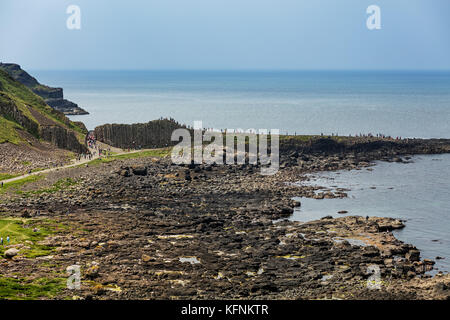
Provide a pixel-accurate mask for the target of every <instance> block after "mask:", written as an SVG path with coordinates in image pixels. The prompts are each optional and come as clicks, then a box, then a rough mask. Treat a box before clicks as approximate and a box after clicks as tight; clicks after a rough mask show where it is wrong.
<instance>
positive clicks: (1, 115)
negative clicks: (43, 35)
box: [0, 69, 87, 152]
mask: <svg viewBox="0 0 450 320" xmlns="http://www.w3.org/2000/svg"><path fill="white" fill-rule="evenodd" d="M24 80H25V81H26V82H27V83H32V81H33V80H32V78H27V77H26V78H25V79H24ZM86 133H87V130H86V128H85V127H84V126H80V124H77V123H74V122H72V121H70V120H69V119H68V118H67V117H66V116H65V115H64V114H63V113H61V112H59V111H57V110H55V109H52V108H51V107H49V106H48V105H47V104H46V103H45V101H44V100H43V99H42V98H41V97H39V96H38V95H36V94H34V93H33V92H32V91H31V90H30V89H28V87H26V86H25V85H23V84H21V83H20V82H18V81H16V80H14V79H13V78H12V77H11V76H10V75H9V74H8V73H7V72H5V71H3V70H1V69H0V143H6V142H9V143H13V144H17V145H18V144H21V145H29V144H30V139H29V138H30V137H33V139H38V140H44V141H48V142H50V143H52V144H53V145H55V146H57V147H58V148H61V149H67V150H70V151H74V152H85V151H86V147H85V145H84V137H85V135H86Z"/></svg>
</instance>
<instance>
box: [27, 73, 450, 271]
mask: <svg viewBox="0 0 450 320" xmlns="http://www.w3.org/2000/svg"><path fill="white" fill-rule="evenodd" d="M31 74H33V76H35V77H36V78H37V79H38V80H39V81H40V82H41V83H44V84H46V85H50V86H55V87H62V88H63V89H64V96H65V98H66V99H69V100H71V101H74V102H76V103H77V104H78V105H79V106H80V107H82V108H84V109H86V110H87V111H88V112H89V113H90V114H89V115H83V116H71V117H70V118H71V119H72V120H76V121H82V122H84V123H85V124H86V126H87V127H88V129H94V128H95V127H96V126H99V125H102V124H105V123H129V124H131V123H142V122H148V121H151V120H154V119H159V118H174V119H175V120H177V121H178V122H180V123H184V124H186V125H191V126H192V125H193V123H194V121H202V123H203V127H204V128H214V129H225V128H226V129H269V130H270V129H279V130H280V132H281V133H282V134H286V133H287V134H322V133H323V134H325V135H331V134H337V135H345V136H347V135H356V134H369V133H371V134H378V133H381V134H385V135H390V136H392V137H402V138H450V71H104V70H103V71H92V70H90V71H81V70H77V71H43V70H33V71H31ZM412 160H413V161H412V163H408V164H405V163H387V162H377V164H376V166H374V167H373V169H374V170H373V171H368V170H352V171H343V172H332V173H323V174H319V175H316V176H314V177H311V181H310V183H317V184H319V185H321V186H324V187H328V188H333V186H337V187H341V188H349V189H351V191H350V192H349V197H348V198H346V199H331V200H327V199H324V200H315V199H300V201H301V202H302V206H301V208H300V209H298V210H296V211H295V213H294V215H293V216H292V217H291V219H294V220H297V221H304V222H306V221H309V220H314V219H318V218H320V217H323V216H325V215H334V216H340V215H339V214H337V212H338V211H341V210H346V211H348V212H349V213H348V214H350V215H361V216H367V215H369V216H371V215H373V216H387V217H395V218H401V219H404V220H406V228H404V229H403V230H401V231H396V236H397V237H398V238H399V239H400V240H402V241H405V242H408V243H412V244H413V245H415V246H417V247H418V248H419V249H420V250H421V252H422V257H424V258H429V259H433V260H434V259H435V258H436V257H442V258H443V259H438V260H436V262H437V263H436V269H437V270H439V271H444V272H448V271H450V189H449V187H450V182H449V181H450V166H449V165H450V155H429V156H425V155H423V156H422V155H419V156H414V157H413V158H412Z"/></svg>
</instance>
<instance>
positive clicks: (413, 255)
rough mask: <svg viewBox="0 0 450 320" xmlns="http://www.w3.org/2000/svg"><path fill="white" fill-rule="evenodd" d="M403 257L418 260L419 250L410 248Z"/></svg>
mask: <svg viewBox="0 0 450 320" xmlns="http://www.w3.org/2000/svg"><path fill="white" fill-rule="evenodd" d="M405 258H406V260H408V261H419V260H420V251H419V250H411V251H409V252H408V253H407V254H406V255H405Z"/></svg>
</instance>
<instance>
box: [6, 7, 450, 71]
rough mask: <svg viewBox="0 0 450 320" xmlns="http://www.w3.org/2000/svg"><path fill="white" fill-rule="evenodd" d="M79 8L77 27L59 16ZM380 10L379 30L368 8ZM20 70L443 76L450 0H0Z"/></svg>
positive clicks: (12, 57)
mask: <svg viewBox="0 0 450 320" xmlns="http://www.w3.org/2000/svg"><path fill="white" fill-rule="evenodd" d="M71 4H75V5H78V6H79V7H80V8H81V30H69V29H68V28H67V27H66V20H67V18H68V16H69V15H68V14H66V9H67V7H68V6H69V5H71ZM372 4H376V5H378V6H380V8H381V23H382V29H381V30H374V31H370V30H368V29H367V27H366V19H367V17H368V15H367V14H366V9H367V7H368V6H369V5H372ZM0 61H3V62H5V61H6V62H16V63H19V64H21V65H22V66H23V67H24V68H26V69H450V1H449V0H432V1H430V0H308V1H306V0H145V1H144V0H126V1H112V0H70V1H65V0H0Z"/></svg>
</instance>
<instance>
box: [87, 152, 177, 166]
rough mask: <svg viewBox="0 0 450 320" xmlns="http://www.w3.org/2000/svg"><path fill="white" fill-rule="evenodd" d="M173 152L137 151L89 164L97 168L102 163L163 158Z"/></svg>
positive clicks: (93, 161)
mask: <svg viewBox="0 0 450 320" xmlns="http://www.w3.org/2000/svg"><path fill="white" fill-rule="evenodd" d="M171 150H172V148H162V149H152V150H144V151H137V152H133V153H125V154H117V155H111V156H109V157H102V158H99V159H95V160H92V161H89V162H88V164H89V165H93V166H95V165H100V164H102V163H108V162H112V161H115V160H127V159H137V158H146V157H157V158H163V157H166V156H168V155H170V152H171ZM81 166H83V165H81Z"/></svg>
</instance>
